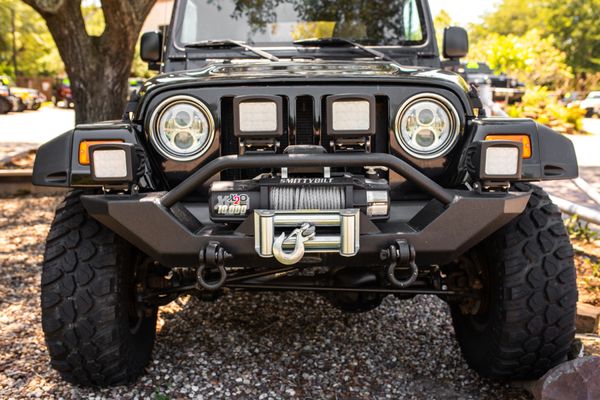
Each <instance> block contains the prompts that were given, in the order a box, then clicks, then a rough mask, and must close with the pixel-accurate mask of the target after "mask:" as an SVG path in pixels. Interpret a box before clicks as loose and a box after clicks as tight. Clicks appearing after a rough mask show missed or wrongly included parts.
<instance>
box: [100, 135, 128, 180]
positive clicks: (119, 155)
mask: <svg viewBox="0 0 600 400" xmlns="http://www.w3.org/2000/svg"><path fill="white" fill-rule="evenodd" d="M134 147H135V146H134V145H133V144H131V143H105V144H95V145H93V146H90V161H91V162H90V169H91V174H92V180H94V181H95V182H107V183H126V182H132V181H133V171H134V160H135V149H134Z"/></svg>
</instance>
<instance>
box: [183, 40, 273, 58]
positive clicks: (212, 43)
mask: <svg viewBox="0 0 600 400" xmlns="http://www.w3.org/2000/svg"><path fill="white" fill-rule="evenodd" d="M219 47H239V48H242V49H244V50H246V51H249V52H251V53H254V54H256V55H258V56H260V57H262V58H266V59H267V60H270V61H279V58H277V57H275V56H274V55H273V54H270V53H267V52H266V51H263V50H259V49H257V48H256V47H252V46H250V45H247V44H246V43H244V42H241V41H238V40H232V39H222V40H202V41H199V42H194V43H189V44H187V45H186V46H185V48H186V49H188V48H189V49H211V48H219Z"/></svg>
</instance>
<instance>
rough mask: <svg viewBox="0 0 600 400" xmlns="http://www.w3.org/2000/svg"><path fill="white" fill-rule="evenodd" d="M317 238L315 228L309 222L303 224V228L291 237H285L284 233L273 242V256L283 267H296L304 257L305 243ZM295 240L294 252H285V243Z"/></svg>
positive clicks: (295, 231) (297, 229) (294, 232)
mask: <svg viewBox="0 0 600 400" xmlns="http://www.w3.org/2000/svg"><path fill="white" fill-rule="evenodd" d="M314 237H315V227H314V225H311V224H309V223H307V222H305V223H303V224H302V226H300V227H299V228H296V229H294V230H293V231H292V233H291V234H290V236H288V237H287V238H286V237H285V233H282V234H281V235H280V236H279V237H278V238H277V239H275V241H274V242H273V256H274V257H275V259H276V260H277V261H279V262H280V263H281V264H283V265H294V264H297V263H298V262H299V261H300V260H301V259H302V257H304V243H305V242H307V241H309V240H311V239H313V238H314ZM294 239H295V241H296V242H295V245H294V250H292V251H291V252H290V253H286V252H285V251H284V250H283V243H284V242H285V241H287V240H290V241H293V240H294Z"/></svg>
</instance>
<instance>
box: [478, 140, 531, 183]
mask: <svg viewBox="0 0 600 400" xmlns="http://www.w3.org/2000/svg"><path fill="white" fill-rule="evenodd" d="M473 150H474V151H473ZM467 153H469V157H470V158H471V160H470V162H468V164H470V165H472V166H473V167H474V168H473V169H475V170H474V171H471V172H472V173H475V174H476V175H478V178H479V179H481V180H486V181H502V180H510V179H519V178H521V174H522V167H523V159H522V153H523V144H522V143H520V142H514V141H506V140H492V141H479V142H475V143H473V144H472V145H471V147H470V148H469V150H468V151H467Z"/></svg>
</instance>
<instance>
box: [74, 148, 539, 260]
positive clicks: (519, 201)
mask: <svg viewBox="0 0 600 400" xmlns="http://www.w3.org/2000/svg"><path fill="white" fill-rule="evenodd" d="M257 165H260V166H262V167H272V168H280V167H300V166H323V167H325V166H329V167H341V166H345V167H351V166H354V167H356V166H385V167H388V168H390V169H391V170H394V171H395V172H397V173H399V174H401V175H403V176H404V177H405V178H407V179H408V180H410V181H412V182H414V183H415V184H416V185H417V186H419V187H420V188H421V189H422V190H423V191H424V192H425V193H428V194H429V195H430V196H431V197H432V199H431V200H429V201H395V202H392V203H391V207H390V219H389V220H387V221H385V222H373V221H371V220H369V219H368V218H367V217H366V216H365V215H364V214H362V213H360V212H357V211H356V210H338V211H337V212H332V211H331V210H329V211H319V210H306V211H301V212H295V213H294V212H283V211H272V210H256V211H255V212H254V214H252V215H250V216H248V217H247V218H246V220H245V221H244V222H243V223H242V224H240V225H239V226H237V227H233V226H231V225H227V224H220V223H214V222H211V221H210V218H209V216H208V213H209V210H208V204H207V203H197V202H194V203H189V202H188V203H186V202H185V198H186V196H187V195H188V194H190V193H191V192H192V191H193V190H194V189H195V188H196V187H199V185H201V184H202V183H204V182H205V181H206V180H207V179H209V178H210V177H212V176H214V175H215V174H217V173H219V172H220V171H222V170H225V169H229V168H251V167H254V166H257ZM528 200H529V193H504V192H501V193H480V192H477V191H468V190H448V189H444V188H442V187H441V186H439V185H438V184H437V183H435V182H433V181H432V180H431V179H429V178H428V177H426V176H425V175H423V174H421V173H420V172H419V171H418V170H416V169H415V168H413V167H412V166H410V165H409V164H407V163H405V162H404V161H402V160H400V159H398V158H396V157H394V156H391V155H388V154H362V155H352V156H347V155H336V154H328V155H265V156H226V157H220V158H218V159H216V160H214V161H212V162H210V163H208V164H207V165H205V166H204V167H202V168H201V169H199V170H198V171H196V172H195V173H194V174H193V175H191V176H190V177H189V178H188V179H186V180H185V181H184V182H183V183H181V184H180V185H179V186H177V187H176V188H174V189H173V190H171V191H170V192H166V193H165V192H156V193H144V194H131V195H85V196H82V202H83V205H84V207H85V208H86V210H87V211H88V213H89V214H90V215H91V216H92V217H94V218H96V219H97V220H98V221H100V222H101V223H103V224H104V225H106V226H107V227H109V228H110V229H112V230H113V231H114V232H116V233H117V234H118V235H120V236H121V237H123V238H124V239H126V240H128V241H129V242H131V243H132V244H133V245H135V246H136V247H138V248H139V249H140V250H142V251H144V252H145V253H146V254H148V255H149V256H151V257H152V258H154V259H155V260H156V261H158V262H160V263H162V264H164V265H168V266H184V267H185V266H187V267H193V266H197V265H198V264H199V262H200V261H199V254H200V252H201V251H202V250H203V249H205V248H206V247H207V246H208V245H209V244H210V243H214V242H217V243H219V245H220V246H222V247H223V248H224V249H226V250H227V252H228V253H229V254H231V256H232V258H231V260H229V261H228V265H231V266H238V267H245V266H262V265H264V266H275V265H280V264H281V258H278V257H277V255H276V254H274V251H273V243H274V242H275V241H276V239H277V235H278V234H281V229H287V230H288V232H285V231H284V232H283V233H289V230H290V229H295V228H296V229H298V228H300V226H301V224H303V223H304V222H309V223H310V222H311V221H312V222H313V223H314V224H313V225H314V226H315V228H316V232H315V234H314V235H313V237H311V238H310V239H306V241H304V245H305V247H306V257H304V258H301V259H299V262H309V263H313V264H319V265H327V266H334V265H344V266H352V265H355V266H364V267H366V266H377V265H381V260H380V258H379V255H380V253H381V251H382V250H383V249H386V248H388V247H389V246H390V244H393V243H395V242H396V241H398V240H406V241H408V243H410V245H411V246H413V247H414V249H415V252H416V262H417V264H419V265H443V264H447V263H449V262H451V261H452V260H454V259H456V258H457V257H458V256H460V255H461V254H463V253H464V252H466V251H467V250H468V249H470V248H471V247H472V246H474V245H476V244H477V243H479V242H480V241H481V240H483V239H485V238H486V237H488V236H489V235H491V234H492V233H494V232H495V231H497V230H498V229H500V228H501V227H502V226H504V225H505V224H507V223H508V222H509V221H510V220H512V219H513V218H515V217H516V216H517V215H519V214H520V213H522V212H523V210H524V209H525V207H526V205H527V202H528ZM281 247H282V248H284V249H287V250H289V249H293V248H294V243H293V240H292V238H287V239H285V240H284V241H283V242H282V243H281ZM273 256H275V257H273ZM277 259H279V261H277Z"/></svg>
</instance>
